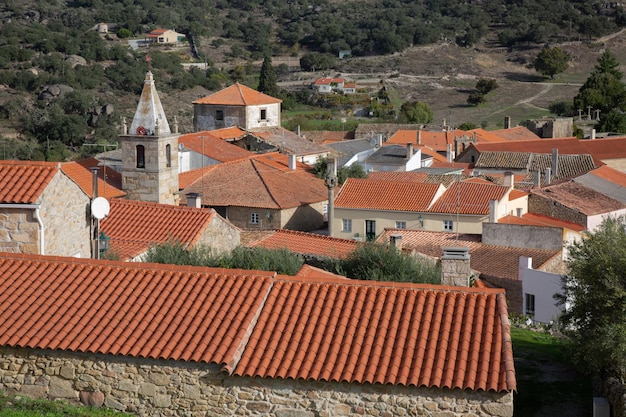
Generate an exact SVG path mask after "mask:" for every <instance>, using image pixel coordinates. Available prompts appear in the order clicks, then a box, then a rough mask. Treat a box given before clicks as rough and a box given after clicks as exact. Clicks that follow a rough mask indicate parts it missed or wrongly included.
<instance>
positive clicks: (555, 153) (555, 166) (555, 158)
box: [552, 148, 559, 176]
mask: <svg viewBox="0 0 626 417" xmlns="http://www.w3.org/2000/svg"><path fill="white" fill-rule="evenodd" d="M552 172H553V173H554V176H557V175H559V150H558V149H557V148H552Z"/></svg>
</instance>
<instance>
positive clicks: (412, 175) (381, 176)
mask: <svg viewBox="0 0 626 417" xmlns="http://www.w3.org/2000/svg"><path fill="white" fill-rule="evenodd" d="M427 177H428V174H427V173H426V172H419V171H408V172H406V171H374V172H370V173H369V174H368V175H367V179H368V180H370V181H400V182H419V183H423V182H424V180H426V178H427Z"/></svg>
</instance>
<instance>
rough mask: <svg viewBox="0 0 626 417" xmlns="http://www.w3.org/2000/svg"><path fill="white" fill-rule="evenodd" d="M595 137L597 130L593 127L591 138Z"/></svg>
mask: <svg viewBox="0 0 626 417" xmlns="http://www.w3.org/2000/svg"><path fill="white" fill-rule="evenodd" d="M595 138H596V130H595V129H591V139H595Z"/></svg>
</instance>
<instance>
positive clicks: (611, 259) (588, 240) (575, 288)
mask: <svg viewBox="0 0 626 417" xmlns="http://www.w3.org/2000/svg"><path fill="white" fill-rule="evenodd" d="M567 266H568V271H567V274H566V275H565V276H564V277H563V294H562V295H561V296H559V299H560V301H561V302H562V303H563V304H565V305H566V311H565V313H564V314H563V316H562V320H563V321H564V323H565V325H566V329H568V333H569V335H570V336H571V338H572V340H573V344H574V349H573V355H574V358H575V359H576V360H577V362H578V363H579V364H580V365H581V366H582V367H584V368H585V369H587V370H588V371H591V372H599V373H602V372H611V371H613V372H614V371H617V372H619V373H620V374H621V375H622V376H626V274H624V271H626V217H624V216H620V217H612V218H611V217H610V218H607V219H605V220H604V221H603V222H602V224H601V225H600V226H599V227H598V229H596V230H595V231H593V232H590V233H587V234H586V236H585V237H584V238H583V239H582V240H580V241H577V242H575V243H573V244H572V245H570V246H569V258H568V261H567Z"/></svg>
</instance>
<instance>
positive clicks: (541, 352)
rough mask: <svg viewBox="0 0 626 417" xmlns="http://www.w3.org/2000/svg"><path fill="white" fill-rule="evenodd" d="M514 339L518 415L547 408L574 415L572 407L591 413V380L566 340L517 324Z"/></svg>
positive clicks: (529, 416) (516, 416)
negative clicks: (574, 360) (575, 360)
mask: <svg viewBox="0 0 626 417" xmlns="http://www.w3.org/2000/svg"><path fill="white" fill-rule="evenodd" d="M511 338H512V341H513V354H514V357H515V372H516V375H517V394H516V395H515V399H514V407H515V417H531V416H536V415H540V414H538V413H539V412H540V411H541V412H542V413H545V412H546V410H562V411H563V413H562V414H551V415H558V416H567V415H572V414H569V413H571V410H577V411H580V412H582V413H583V414H580V415H591V398H592V389H591V380H590V378H588V377H587V376H585V375H581V374H579V373H578V372H576V371H575V369H574V367H573V365H572V363H571V361H570V360H569V355H568V350H569V343H568V341H567V340H566V339H562V338H558V337H554V336H551V335H550V334H547V333H541V332H535V331H532V330H527V329H520V328H516V327H513V328H511ZM553 412H556V411H553ZM545 415H547V414H545ZM576 415H578V414H576Z"/></svg>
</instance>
